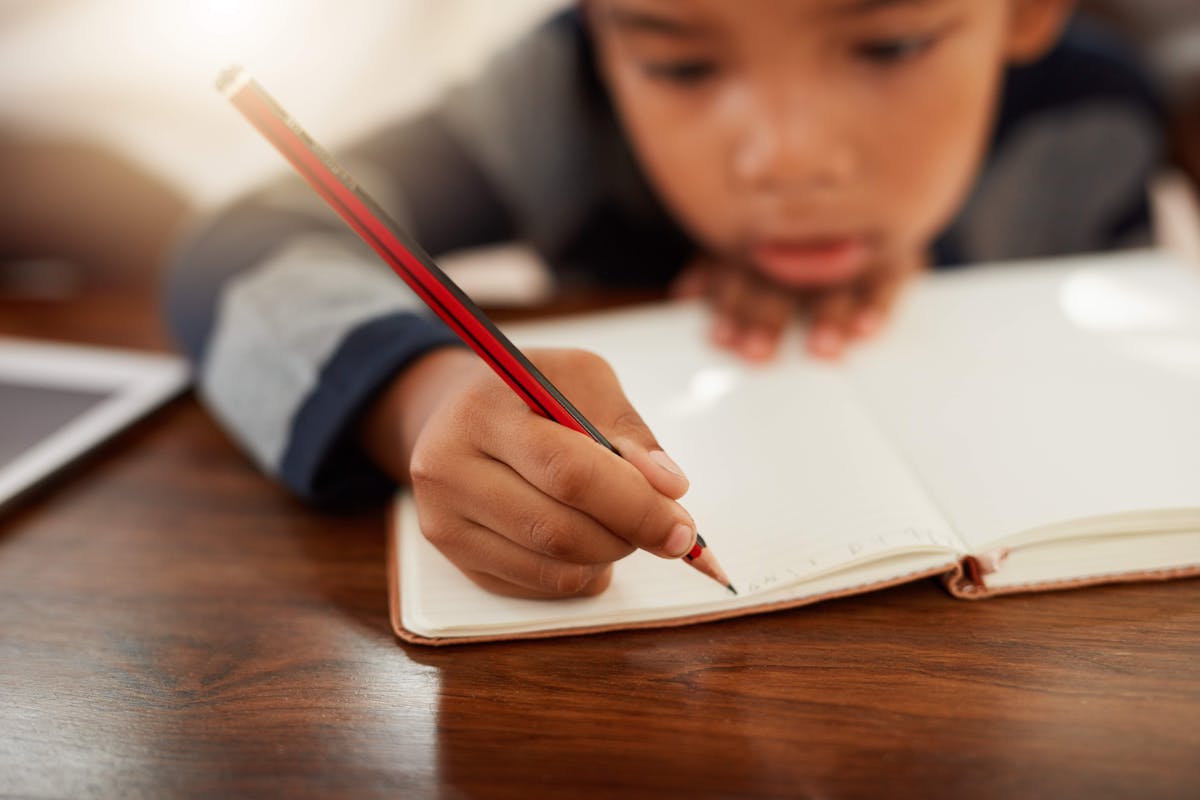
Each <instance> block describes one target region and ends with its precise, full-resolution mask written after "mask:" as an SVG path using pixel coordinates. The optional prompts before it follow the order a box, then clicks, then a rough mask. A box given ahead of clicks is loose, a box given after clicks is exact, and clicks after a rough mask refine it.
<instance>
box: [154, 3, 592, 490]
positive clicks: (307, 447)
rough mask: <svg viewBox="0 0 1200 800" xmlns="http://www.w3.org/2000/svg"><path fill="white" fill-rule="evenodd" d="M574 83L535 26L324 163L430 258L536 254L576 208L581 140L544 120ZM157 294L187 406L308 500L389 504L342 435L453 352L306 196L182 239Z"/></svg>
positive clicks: (557, 36)
mask: <svg viewBox="0 0 1200 800" xmlns="http://www.w3.org/2000/svg"><path fill="white" fill-rule="evenodd" d="M577 67H578V51H577V48H576V47H575V44H574V42H573V40H572V34H571V29H570V27H569V26H565V25H563V24H561V22H552V23H549V24H547V25H544V26H542V27H541V28H538V29H537V30H535V31H533V32H532V33H531V34H530V35H528V36H527V37H526V38H525V39H524V40H522V41H519V42H517V43H516V44H515V45H514V46H512V47H511V48H510V50H509V51H507V52H506V53H502V54H501V55H500V56H498V57H497V58H496V59H494V61H493V63H492V64H491V66H490V67H489V69H488V70H487V71H486V72H485V73H484V74H483V75H482V76H481V77H480V78H479V79H477V80H476V81H474V82H473V83H470V84H467V85H465V86H463V87H461V88H459V89H457V90H455V91H454V92H452V93H450V94H449V95H448V96H447V97H446V98H445V99H444V100H443V101H442V102H441V103H440V104H439V105H438V106H436V107H435V108H433V109H432V110H430V111H428V112H427V113H425V114H423V115H422V116H420V117H417V118H416V119H414V120H411V121H408V122H404V123H401V124H398V125H394V126H392V127H390V128H388V129H385V130H383V131H381V132H379V133H378V134H376V135H374V136H372V137H371V138H369V139H367V140H365V141H364V142H362V143H360V144H358V145H357V146H354V147H352V148H349V149H347V150H346V151H344V152H338V153H336V154H335V155H336V157H337V159H338V160H339V162H341V163H342V165H343V166H344V167H345V168H346V169H347V170H348V171H349V172H350V173H351V174H352V175H354V177H355V179H356V180H357V181H358V182H359V183H360V184H361V185H362V186H363V188H364V189H366V191H367V192H368V193H369V194H371V195H372V196H373V197H374V198H375V199H376V201H378V202H379V203H380V205H382V206H383V207H384V209H385V210H386V211H387V212H388V214H389V215H391V216H392V217H393V218H395V219H396V220H397V221H398V222H399V223H400V224H401V225H403V226H405V227H406V228H407V229H408V230H409V231H410V232H411V233H413V234H414V235H415V236H416V238H417V239H418V240H419V241H420V242H421V244H422V245H423V246H424V248H425V249H426V250H428V251H430V252H431V253H432V254H433V255H435V256H437V255H438V254H440V253H444V252H446V251H449V250H454V249H458V248H463V247H470V246H476V245H482V244H486V243H490V242H497V241H502V240H505V239H510V238H513V237H515V236H517V235H519V236H521V237H523V238H527V239H530V240H532V241H533V243H534V244H535V245H537V246H540V247H542V248H543V249H545V248H546V247H550V246H553V244H554V241H553V239H554V236H555V232H556V231H559V230H563V229H565V228H566V227H567V222H566V221H565V220H567V219H569V218H570V217H571V215H572V214H573V213H575V212H574V211H573V209H572V207H571V206H572V203H573V202H576V201H578V202H582V196H583V195H584V194H585V193H584V192H583V191H582V188H581V187H574V186H573V187H572V191H571V192H570V194H569V195H567V201H565V202H564V200H563V197H562V191H563V190H562V187H564V186H567V185H568V183H569V182H567V181H565V178H564V177H563V176H564V175H567V172H569V170H568V167H569V164H570V163H572V162H576V161H579V158H578V154H577V153H576V151H575V150H573V149H571V148H578V147H583V146H584V145H581V144H579V143H580V141H581V140H582V139H583V138H586V137H582V136H575V135H572V132H573V128H571V126H572V125H575V126H576V127H578V122H572V120H575V119H576V115H573V114H571V113H564V112H569V109H563V108H561V107H560V106H561V105H562V104H563V103H565V102H567V101H568V100H569V95H570V81H571V74H572V71H573V70H574V69H576V68H577ZM531 104H533V105H536V106H537V109H538V114H536V115H534V114H532V113H530V111H531V109H530V105H531ZM563 120H567V122H565V123H564V122H563ZM556 126H557V127H556ZM537 131H541V132H542V133H543V134H544V137H543V140H542V141H539V138H538V137H537V136H535V135H533V134H534V133H536V132H537ZM555 143H557V144H555ZM564 148H566V149H564ZM556 215H557V216H556ZM166 294H167V297H166V306H167V309H166V310H167V315H168V319H169V322H170V325H171V327H172V329H173V332H174V333H175V336H176V338H177V339H178V341H179V342H180V344H181V345H182V346H183V348H184V349H185V350H186V352H187V353H188V355H189V356H190V357H191V358H192V360H193V362H194V363H195V367H196V372H197V378H198V383H199V387H200V392H201V394H202V396H203V397H204V399H205V400H206V402H207V403H208V404H209V405H210V407H211V408H212V409H213V411H214V412H215V414H216V415H217V416H218V417H219V418H220V419H221V420H222V422H224V424H225V425H226V426H227V427H228V428H229V429H230V431H231V432H232V433H233V434H234V436H235V437H236V438H237V439H238V440H239V441H240V442H241V443H242V444H243V445H244V446H245V447H246V448H247V450H248V451H249V452H250V453H251V454H252V455H253V457H254V459H255V460H256V461H257V462H258V463H259V464H260V466H262V467H263V468H264V469H265V470H266V471H268V472H270V473H271V474H273V475H276V476H277V477H279V478H280V479H281V480H282V481H283V482H284V483H285V484H286V485H287V486H288V487H289V488H290V489H292V490H293V491H295V492H296V493H297V494H299V495H301V496H302V497H304V498H306V499H308V500H310V501H316V502H324V501H344V500H349V499H354V498H359V497H364V496H366V497H371V496H381V495H382V494H384V493H385V492H387V491H389V490H390V488H391V486H392V485H393V481H392V479H391V478H389V477H387V476H385V475H384V473H383V472H382V471H380V470H379V469H378V468H376V467H375V466H374V465H373V464H372V462H371V461H369V460H368V458H367V457H366V455H364V454H363V452H362V450H361V449H360V448H359V447H357V446H356V445H355V443H354V430H355V426H356V425H357V424H358V421H359V418H360V417H361V416H362V415H363V413H364V411H365V410H366V408H367V406H368V405H369V404H371V403H372V402H373V401H374V400H375V398H376V397H377V396H378V395H379V393H380V392H382V391H383V390H384V388H385V386H386V385H387V384H388V383H389V382H390V381H391V380H392V379H393V378H394V377H395V376H396V375H397V374H399V373H400V372H402V371H403V370H404V369H405V368H406V367H407V366H408V365H410V364H412V363H413V362H414V361H415V360H416V359H418V358H419V357H420V356H422V355H423V354H425V353H428V352H430V351H431V350H434V349H436V348H440V347H445V346H450V345H456V344H457V343H458V340H457V338H456V337H454V336H453V335H452V334H451V333H450V331H449V330H448V329H447V328H446V327H445V326H444V325H442V323H441V322H439V321H437V320H436V318H434V317H433V315H432V314H431V313H429V312H428V311H427V310H425V308H424V306H423V305H422V304H421V302H420V301H419V300H418V299H417V298H416V297H415V296H414V295H413V294H412V293H411V292H410V291H409V290H408V288H407V287H406V286H405V285H404V284H403V282H402V281H400V280H399V279H398V278H396V277H395V276H394V275H392V273H391V272H390V270H388V268H387V267H386V266H385V265H383V264H382V263H380V262H379V261H378V259H377V258H376V256H375V255H374V254H373V253H372V252H370V250H369V249H368V248H367V247H366V245H364V244H362V243H361V242H360V241H359V240H358V238H357V237H356V236H355V235H354V234H353V233H352V232H351V231H350V230H349V229H348V228H346V227H345V225H344V224H343V223H342V221H341V220H340V219H338V218H337V216H336V215H335V214H334V213H333V212H332V211H331V210H329V209H328V208H327V207H326V206H325V204H324V202H323V201H322V200H321V199H320V198H319V197H317V195H316V194H315V193H314V192H313V191H312V190H311V189H309V188H308V186H307V185H305V184H304V183H303V182H302V181H300V180H299V179H298V178H291V179H287V180H283V181H279V182H277V183H275V184H273V185H271V186H269V187H266V188H264V189H261V190H260V191H257V192H255V193H253V194H251V195H249V196H247V197H245V198H244V199H242V200H240V201H238V202H237V203H235V204H233V205H231V206H229V207H227V208H225V209H224V210H222V211H220V212H218V213H216V214H214V215H212V216H210V217H209V218H208V219H206V220H204V221H203V222H202V224H200V225H198V226H196V227H195V228H194V229H193V234H192V235H191V236H190V237H189V238H188V239H187V240H186V241H185V243H184V245H183V246H182V247H181V248H180V250H179V252H178V256H177V258H176V259H175V261H174V263H173V264H172V267H171V269H170V272H169V274H168V281H167V292H166Z"/></svg>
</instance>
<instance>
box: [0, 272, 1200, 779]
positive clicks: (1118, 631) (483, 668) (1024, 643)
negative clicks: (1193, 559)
mask: <svg viewBox="0 0 1200 800" xmlns="http://www.w3.org/2000/svg"><path fill="white" fill-rule="evenodd" d="M33 305H34V306H36V308H31V306H30V305H29V304H17V303H3V302H0V333H3V334H19V335H38V336H47V337H54V338H60V339H69V340H78V341H97V342H102V343H106V344H114V345H126V346H139V345H140V346H145V347H149V348H161V347H164V346H166V338H165V336H163V334H162V332H161V329H160V327H159V326H158V325H157V323H155V322H154V307H153V302H152V300H151V298H150V297H149V296H138V297H133V296H131V297H129V298H125V299H122V298H119V297H116V296H110V297H108V298H107V299H104V298H100V299H96V300H94V301H86V302H85V301H84V300H80V301H77V302H76V301H72V302H64V303H36V304H33ZM383 533H384V517H383V513H382V510H381V509H366V510H362V511H358V512H352V513H347V514H340V515H336V516H334V515H322V514H317V513H314V512H312V511H310V510H307V509H305V508H302V507H300V506H299V505H297V504H296V503H295V502H294V501H292V500H291V499H290V498H289V497H288V496H287V495H286V494H284V493H283V492H282V491H281V490H279V489H278V488H276V487H275V486H273V485H272V484H271V483H270V482H269V481H267V480H266V479H265V478H263V477H262V476H260V475H259V474H258V473H257V472H256V471H255V469H254V468H253V467H252V466H251V465H250V464H249V463H248V461H247V460H246V459H245V457H244V456H243V455H241V453H240V452H239V451H238V450H237V449H236V448H235V447H234V446H233V445H232V444H231V443H230V441H229V440H228V439H227V438H226V436H225V435H224V434H223V433H222V432H221V431H220V430H219V429H218V428H217V427H216V426H215V425H214V423H213V422H212V421H211V420H210V419H209V417H208V416H207V414H206V413H205V412H204V411H203V410H202V409H201V408H200V407H199V406H198V404H197V403H196V402H195V400H193V399H191V398H183V399H181V400H179V401H177V402H175V403H173V404H171V405H170V406H168V407H167V408H165V409H163V410H162V411H161V412H160V413H158V414H156V415H154V416H152V417H151V418H149V419H148V420H146V421H145V422H144V423H142V424H139V425H138V426H136V427H135V428H134V429H132V430H130V431H129V432H127V433H126V434H124V435H122V436H120V437H119V438H118V439H116V440H115V441H113V442H110V443H109V444H108V445H106V446H105V447H103V448H102V449H101V450H100V451H99V452H98V453H96V454H95V455H93V456H92V457H89V458H87V459H85V460H84V461H83V462H82V463H80V464H78V465H76V466H75V467H74V468H72V469H70V470H68V471H67V472H66V473H64V474H63V475H61V476H59V477H58V478H57V479H55V480H53V481H52V482H51V483H50V484H49V485H47V486H44V487H43V488H42V489H41V490H39V491H38V492H36V493H35V494H34V495H32V496H30V497H28V498H27V499H26V500H25V501H24V502H22V503H21V504H20V505H18V506H17V507H15V508H13V509H11V510H10V511H9V512H8V513H6V514H5V515H4V516H3V517H0V795H15V796H31V797H166V796H175V795H183V796H195V797H207V796H213V797H216V796H220V797H226V796H244V797H251V796H294V797H330V796H348V797H396V796H403V797H450V798H455V797H512V798H529V797H536V796H555V797H613V796H620V797H623V798H630V797H688V798H690V797H703V796H715V797H750V798H757V797H879V796H887V797H923V798H924V797H956V798H961V797H965V796H969V797H971V798H972V800H975V799H976V798H992V797H1033V796H1037V797H1053V796H1060V797H1076V796H1090V797H1195V796H1197V795H1198V794H1200V772H1198V770H1197V764H1198V763H1200V759H1198V756H1200V581H1195V580H1191V581H1180V582H1175V583H1171V584H1154V585H1150V584H1146V585H1127V586H1113V587H1100V588H1093V589H1087V590H1082V591H1075V592H1062V593H1056V594H1050V595H1042V596H1017V597H1010V598H1001V599H996V600H988V601H983V602H976V603H967V602H961V601H956V600H953V599H951V598H950V597H948V596H947V595H946V594H945V593H944V592H943V591H942V590H941V589H940V588H939V587H938V586H936V585H935V584H933V583H931V582H924V583H920V584H916V585H911V586H906V587H901V588H899V589H894V590H890V591H887V592H882V593H878V594H874V595H871V596H866V597H857V598H851V599H846V600H839V601H834V602H830V603H826V604H823V605H820V606H816V607H811V608H807V609H800V610H797V611H793V612H785V613H779V614H774V615H768V616H763V617H756V618H751V619H740V620H734V621H729V622H722V623H715V624H710V625H702V626H698V627H693V628H685V629H678V630H670V631H653V632H633V633H625V634H610V635H603V636H596V637H584V638H577V639H570V640H558V641H541V642H526V643H518V644H498V645H480V646H467V647H462V648H454V649H452V650H449V651H445V650H435V649H423V648H418V647H406V646H401V645H399V644H397V643H396V641H395V640H394V639H393V638H392V636H391V634H390V632H389V630H388V620H387V603H386V592H385V583H384V572H385V570H384V538H383Z"/></svg>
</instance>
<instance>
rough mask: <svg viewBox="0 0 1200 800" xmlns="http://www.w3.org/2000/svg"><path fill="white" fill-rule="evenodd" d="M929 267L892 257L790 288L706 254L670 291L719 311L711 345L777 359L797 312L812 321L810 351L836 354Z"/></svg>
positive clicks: (916, 259) (879, 319) (919, 259)
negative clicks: (833, 279) (837, 278)
mask: <svg viewBox="0 0 1200 800" xmlns="http://www.w3.org/2000/svg"><path fill="white" fill-rule="evenodd" d="M924 265H925V259H924V257H923V256H916V255H913V256H909V257H907V258H893V259H889V260H886V261H881V262H879V263H877V264H874V265H872V266H870V267H868V268H867V269H866V270H865V271H864V272H863V273H862V274H861V275H860V276H859V277H858V278H856V279H855V280H854V281H853V282H852V283H849V284H839V285H836V286H820V287H789V286H783V285H781V284H778V283H775V282H774V281H771V280H770V279H768V278H766V277H764V276H762V275H760V274H759V273H758V272H756V271H755V270H754V269H752V268H750V267H748V266H746V265H741V264H734V263H731V262H727V261H719V260H715V259H712V258H709V257H707V256H702V257H700V258H698V259H696V260H695V261H694V262H692V264H690V265H689V266H688V267H686V268H685V269H684V271H683V272H682V273H681V274H680V275H679V277H678V278H677V279H676V281H675V283H674V285H673V286H672V287H671V294H672V295H673V296H675V297H706V298H707V299H708V300H709V302H710V303H711V304H712V306H713V311H714V320H713V325H712V333H711V335H712V340H713V342H714V343H715V344H716V345H718V346H719V347H725V348H728V349H730V350H733V351H734V352H736V353H738V354H740V355H741V356H742V357H743V358H746V359H749V360H751V361H765V360H768V359H770V358H771V357H772V356H774V355H775V351H776V348H777V347H778V345H779V340H780V338H781V337H782V335H783V333H784V331H785V330H786V328H787V326H788V325H789V324H790V323H791V321H792V320H793V319H794V318H795V316H796V315H797V314H798V313H800V314H805V315H807V317H808V320H809V327H808V333H807V337H806V344H807V347H808V350H809V352H810V353H812V354H813V355H816V356H820V357H822V358H831V359H832V358H837V357H838V356H840V355H841V354H842V351H843V350H844V349H845V347H846V345H847V344H848V343H849V342H852V341H854V340H856V339H861V338H864V337H866V336H870V335H872V334H874V333H875V332H876V331H878V330H879V329H880V328H881V327H882V326H883V323H884V322H885V321H886V319H887V316H888V314H889V313H890V311H891V309H892V306H893V305H894V303H895V300H896V298H897V297H898V296H899V294H900V290H901V288H903V286H904V284H905V283H906V282H907V281H908V280H909V278H911V277H912V276H913V275H915V274H916V273H917V272H919V271H920V270H921V269H923V268H924Z"/></svg>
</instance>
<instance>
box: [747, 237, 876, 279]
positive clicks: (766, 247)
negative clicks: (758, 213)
mask: <svg viewBox="0 0 1200 800" xmlns="http://www.w3.org/2000/svg"><path fill="white" fill-rule="evenodd" d="M869 254H870V246H869V244H868V242H867V240H866V239H865V238H862V237H853V236H847V237H839V238H833V239H821V240H808V241H768V242H762V243H759V244H757V245H755V246H754V247H753V248H752V249H751V251H750V260H751V261H752V262H753V263H754V265H755V266H756V267H757V268H758V270H759V271H760V272H761V273H762V274H763V275H764V276H766V277H767V278H769V279H770V280H772V281H773V282H775V283H778V284H781V285H783V286H788V287H793V288H797V289H799V288H807V287H820V286H833V285H836V284H841V283H847V282H849V281H852V280H853V279H854V278H856V277H858V276H859V275H860V274H862V272H863V270H864V269H866V266H867V257H868V255H869Z"/></svg>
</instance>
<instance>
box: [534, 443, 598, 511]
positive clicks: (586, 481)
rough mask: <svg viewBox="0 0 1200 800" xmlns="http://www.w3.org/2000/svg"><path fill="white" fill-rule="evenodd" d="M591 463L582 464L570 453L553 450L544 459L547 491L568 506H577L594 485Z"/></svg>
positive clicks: (543, 465)
mask: <svg viewBox="0 0 1200 800" xmlns="http://www.w3.org/2000/svg"><path fill="white" fill-rule="evenodd" d="M591 470H592V467H591V466H590V462H584V463H580V460H579V459H577V458H573V457H572V454H571V452H570V451H568V450H565V449H561V448H551V449H550V450H548V451H547V452H546V454H545V456H544V457H543V461H542V475H543V480H544V482H545V488H546V491H547V492H548V493H549V494H550V495H551V496H552V497H555V498H558V499H559V500H561V501H562V502H564V503H566V504H567V505H575V504H576V503H577V502H578V501H579V500H580V499H581V498H583V497H584V496H585V495H586V494H587V490H588V486H589V485H590V484H591V483H592V476H591Z"/></svg>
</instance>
